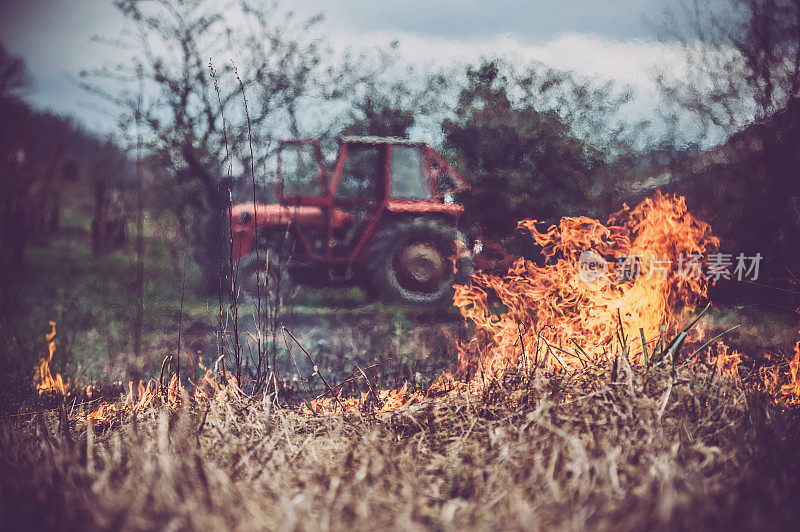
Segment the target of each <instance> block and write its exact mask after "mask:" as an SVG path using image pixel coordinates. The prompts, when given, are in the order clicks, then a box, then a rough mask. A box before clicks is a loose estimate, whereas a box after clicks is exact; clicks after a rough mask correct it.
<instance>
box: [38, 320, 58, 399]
mask: <svg viewBox="0 0 800 532" xmlns="http://www.w3.org/2000/svg"><path fill="white" fill-rule="evenodd" d="M44 337H45V340H46V341H47V351H46V352H45V354H44V356H42V359H41V360H40V361H39V363H38V364H37V365H36V368H35V373H34V375H33V384H34V386H35V387H36V391H37V392H39V395H54V394H59V393H60V394H61V395H64V393H65V388H66V383H65V382H64V379H62V378H61V374H59V373H56V374H55V377H54V376H53V374H52V372H51V371H50V363H51V362H52V361H53V355H54V354H55V352H56V340H55V338H56V322H54V321H50V332H49V333H46V334H45V336H44Z"/></svg>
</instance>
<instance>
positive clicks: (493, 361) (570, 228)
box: [455, 192, 719, 376]
mask: <svg viewBox="0 0 800 532" xmlns="http://www.w3.org/2000/svg"><path fill="white" fill-rule="evenodd" d="M537 225H538V224H537V222H536V221H535V220H523V221H521V222H520V223H519V227H520V228H523V229H526V230H527V231H528V232H529V233H530V234H531V236H532V237H533V239H534V241H535V242H536V244H538V245H539V246H541V247H542V253H543V255H544V258H545V264H544V266H538V265H536V264H534V263H533V262H531V261H529V260H525V259H519V260H517V261H516V262H515V263H514V264H513V265H512V266H511V268H510V269H509V271H508V273H507V274H506V275H505V276H503V277H497V276H492V275H488V274H484V273H478V274H476V275H475V276H474V278H473V285H472V286H471V287H467V286H459V287H457V288H456V295H455V304H456V306H458V307H459V309H460V310H461V313H462V315H463V316H464V318H466V319H467V320H469V321H472V322H473V323H474V324H475V325H476V328H477V330H478V332H479V333H480V334H481V335H482V337H483V347H482V350H481V352H480V355H479V356H480V360H479V365H480V366H481V371H482V372H484V373H485V374H486V375H488V376H495V375H498V374H500V373H502V372H503V371H504V370H505V369H506V368H508V367H510V366H513V365H516V364H517V363H518V361H519V360H520V357H521V356H522V355H523V352H525V356H526V357H528V358H529V359H531V360H535V361H537V362H538V361H542V360H544V362H545V363H544V364H542V365H544V366H546V367H549V368H558V367H561V368H563V369H566V370H574V369H577V368H579V367H582V366H583V365H585V364H586V363H587V362H588V363H591V362H594V361H598V360H603V359H604V357H605V354H604V353H605V352H607V351H609V350H615V349H616V350H619V349H620V347H619V344H620V343H621V342H622V341H625V342H628V344H629V345H630V344H635V343H636V342H638V351H637V350H635V349H632V350H631V357H632V358H631V362H632V363H638V364H641V363H643V358H644V352H643V350H642V347H641V340H640V338H641V335H639V334H637V335H635V336H634V338H633V339H631V338H620V337H619V331H620V327H619V323H620V321H621V325H622V327H621V329H622V330H623V331H627V333H628V334H629V335H630V333H631V332H633V331H636V332H638V331H639V329H640V328H641V329H642V330H643V335H644V337H645V338H646V340H645V341H646V343H651V342H653V343H654V342H655V341H656V340H657V339H658V338H659V337H660V336H661V337H662V338H663V333H664V332H666V333H669V332H671V331H674V330H675V327H676V326H677V324H678V322H679V318H680V316H679V315H678V313H677V312H676V310H675V309H679V308H686V309H691V308H692V307H693V306H694V305H696V304H697V303H698V302H699V301H700V300H701V299H703V298H704V297H705V296H706V294H707V289H708V281H707V280H706V278H705V276H703V275H695V273H699V272H683V273H688V275H680V273H681V272H678V271H677V266H678V265H679V264H680V262H681V259H683V260H684V262H686V263H688V261H687V260H686V259H687V258H689V257H691V256H692V255H699V256H705V255H706V254H708V253H709V252H713V251H714V250H716V248H717V246H718V244H719V240H718V239H717V238H716V237H714V236H713V235H712V234H711V229H710V227H709V226H708V224H706V223H704V222H702V221H699V220H697V219H696V218H695V217H694V216H692V214H691V213H689V212H688V210H687V208H686V201H685V199H684V198H683V197H678V196H665V195H663V194H661V193H660V192H658V193H656V195H655V196H654V197H653V198H649V199H646V200H644V201H643V202H642V203H641V204H639V205H638V206H637V207H636V208H634V209H629V208H628V207H627V205H626V206H624V207H623V209H622V210H621V211H619V212H617V213H615V214H613V215H612V216H611V217H610V218H609V221H608V224H606V225H603V224H601V223H600V222H599V221H597V220H593V219H590V218H586V217H575V218H563V219H562V220H561V222H560V223H559V224H558V225H553V226H550V227H549V228H548V229H547V230H544V231H542V230H539V229H538V228H537ZM498 308H499V310H495V309H498ZM662 326H663V327H665V328H666V329H665V330H664V329H662ZM632 336H633V335H632ZM615 342H616V347H615ZM577 346H580V348H578V347H577ZM651 347H652V346H651ZM471 362H472V361H471V360H468V359H466V360H462V361H461V368H460V369H461V370H462V371H463V370H464V369H465V367H466V366H467V365H469V364H470V363H471Z"/></svg>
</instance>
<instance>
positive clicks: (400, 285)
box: [231, 137, 472, 303]
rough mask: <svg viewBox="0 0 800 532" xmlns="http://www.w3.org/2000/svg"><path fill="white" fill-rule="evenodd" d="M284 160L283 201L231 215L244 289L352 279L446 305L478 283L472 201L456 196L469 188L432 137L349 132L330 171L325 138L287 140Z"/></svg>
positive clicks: (281, 150) (281, 152) (281, 149)
mask: <svg viewBox="0 0 800 532" xmlns="http://www.w3.org/2000/svg"><path fill="white" fill-rule="evenodd" d="M277 162H278V169H277V203H270V204H255V205H254V204H253V203H252V202H251V203H240V204H237V205H234V207H233V209H232V212H231V214H232V221H233V227H232V231H233V238H234V250H233V251H234V256H235V258H236V260H237V262H238V277H239V279H240V284H239V286H240V287H241V292H243V293H245V294H247V295H249V296H251V297H252V296H254V295H255V294H256V293H257V292H258V291H259V290H258V285H259V284H260V285H261V286H262V287H263V288H262V289H261V290H260V293H262V294H265V293H266V288H267V287H268V286H271V287H275V286H276V285H278V286H282V287H283V288H281V289H280V292H281V293H283V294H285V293H287V289H286V287H287V286H291V285H293V284H295V283H317V284H333V283H351V284H359V285H361V286H363V287H364V288H366V289H367V291H368V292H369V293H371V294H374V295H376V296H379V297H381V298H383V299H386V300H391V301H400V302H406V303H443V302H447V301H451V300H452V293H453V290H452V286H453V284H455V283H466V282H468V281H469V276H470V274H471V273H472V250H471V249H470V248H469V247H468V246H467V242H466V240H465V238H464V236H463V235H462V234H461V232H460V231H459V230H458V219H459V216H460V215H461V213H462V212H463V211H464V207H463V206H462V205H460V204H457V203H454V200H453V197H454V194H455V193H457V192H460V191H463V190H465V189H467V188H468V186H467V184H466V183H465V182H464V180H463V179H461V177H460V176H459V175H458V174H457V173H456V172H455V171H454V170H453V168H452V167H451V166H450V165H449V164H447V162H445V161H444V159H442V157H441V156H440V155H439V154H438V153H437V152H436V151H435V150H433V149H432V148H431V147H430V146H428V145H427V144H425V143H423V142H413V141H410V140H406V139H401V138H393V137H390V138H383V137H343V138H341V139H339V153H338V156H337V158H336V161H335V163H334V164H333V166H332V167H331V168H328V166H327V165H326V163H325V159H324V157H323V155H322V150H321V148H320V144H319V142H317V141H316V140H313V139H293V140H284V141H280V142H279V144H278V155H277ZM284 266H285V267H284ZM278 280H280V284H278V282H277V281H278ZM273 283H274V284H273Z"/></svg>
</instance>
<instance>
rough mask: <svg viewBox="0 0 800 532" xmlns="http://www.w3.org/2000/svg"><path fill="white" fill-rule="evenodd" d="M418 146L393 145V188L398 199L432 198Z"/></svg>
mask: <svg viewBox="0 0 800 532" xmlns="http://www.w3.org/2000/svg"><path fill="white" fill-rule="evenodd" d="M423 162H424V159H423V157H422V152H421V151H420V148H419V147H417V146H392V190H391V195H392V197H393V198H397V199H414V200H421V199H430V197H431V194H430V192H429V191H428V187H426V186H425V166H424V164H423Z"/></svg>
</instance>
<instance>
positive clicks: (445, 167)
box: [276, 136, 469, 205]
mask: <svg viewBox="0 0 800 532" xmlns="http://www.w3.org/2000/svg"><path fill="white" fill-rule="evenodd" d="M337 140H338V142H339V153H338V155H337V158H336V162H335V164H334V170H333V176H331V175H330V172H329V171H328V167H327V164H326V162H325V156H324V155H323V154H322V148H321V147H320V144H319V141H318V140H317V139H313V138H302V139H287V140H279V141H278V150H277V174H276V177H277V187H276V188H277V197H278V201H279V202H280V203H294V202H296V201H297V200H299V196H284V182H283V175H282V171H281V168H282V164H281V153H282V151H283V148H284V147H285V146H304V145H305V146H311V147H312V148H313V150H314V155H315V157H316V159H317V163H318V165H319V170H318V174H317V177H318V179H319V193H318V197H319V203H320V204H321V205H328V204H330V203H331V202H332V200H333V196H334V195H335V194H336V189H337V188H338V186H339V179H340V177H341V173H342V169H343V168H344V163H345V160H346V159H347V148H348V146H350V145H363V146H381V145H384V146H386V147H387V152H386V162H385V172H384V177H385V180H384V185H385V195H384V201H386V200H388V199H389V198H390V186H391V173H390V172H391V170H390V164H391V162H390V161H391V158H392V146H409V147H418V148H421V149H422V151H423V154H424V158H423V160H424V164H425V169H426V172H425V174H426V177H427V179H426V181H427V183H426V184H427V186H428V190H429V191H430V193H431V196H432V198H435V199H437V200H439V201H443V200H444V197H445V195H447V194H454V193H458V192H463V191H465V190H467V189H468V188H469V185H468V184H467V182H466V181H464V179H463V178H462V177H461V176H460V175H458V172H456V171H455V169H454V168H453V167H452V166H450V164H448V163H447V161H445V160H444V158H443V157H442V156H441V155H439V153H438V152H437V151H436V150H434V149H433V148H431V147H430V146H429V145H428V144H427V143H425V142H419V141H411V140H408V139H404V138H400V137H354V136H348V137H340V138H338V139H337ZM437 166H438V167H439V168H440V169H441V170H440V171H443V172H445V173H446V174H447V175H448V176H449V177H450V178H452V181H453V182H454V184H455V186H454V187H452V188H451V189H447V190H440V187H439V185H438V184H437V182H436V175H437V170H436V167H437ZM311 197H312V196H304V200H305V201H304V202H305V203H306V204H308V200H309V199H310V198H311ZM328 198H329V199H328ZM292 200H295V201H292Z"/></svg>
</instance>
